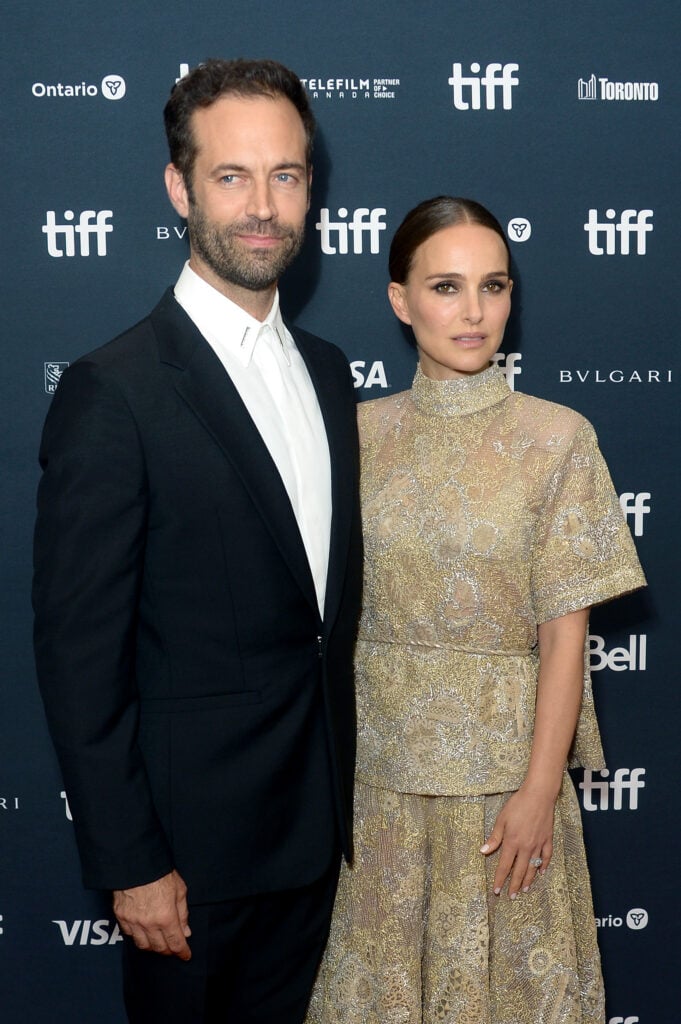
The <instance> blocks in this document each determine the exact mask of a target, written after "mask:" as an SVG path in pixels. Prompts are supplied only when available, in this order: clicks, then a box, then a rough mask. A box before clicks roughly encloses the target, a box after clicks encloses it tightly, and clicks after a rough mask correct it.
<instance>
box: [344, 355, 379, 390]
mask: <svg viewBox="0 0 681 1024" xmlns="http://www.w3.org/2000/svg"><path fill="white" fill-rule="evenodd" d="M366 365H367V364H366V363H365V361H364V360H363V359H356V360H355V361H354V362H353V363H350V369H351V370H352V379H353V383H354V385H355V387H356V388H373V387H379V388H387V386H388V382H387V380H386V379H385V367H384V365H383V363H382V362H381V361H380V360H379V361H378V362H375V363H372V364H371V368H370V369H369V372H368V373H366V374H365V373H364V367H365V366H366Z"/></svg>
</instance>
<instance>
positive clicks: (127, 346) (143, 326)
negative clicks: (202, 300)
mask: <svg viewBox="0 0 681 1024" xmlns="http://www.w3.org/2000/svg"><path fill="white" fill-rule="evenodd" d="M182 315H183V312H182V309H181V307H180V306H179V305H178V303H177V302H176V301H175V298H174V296H173V291H172V288H168V290H167V291H166V292H165V293H164V294H163V296H162V297H161V299H160V301H159V302H158V303H157V304H156V306H154V308H153V309H152V310H151V311H150V312H149V313H147V315H146V316H144V317H142V318H141V320H138V321H137V322H136V323H134V324H132V325H131V326H130V327H126V329H125V330H124V331H121V333H120V334H117V335H116V336H115V337H114V338H112V339H111V340H110V341H107V342H105V343H104V344H102V345H99V346H97V347H96V348H94V349H92V350H91V351H89V352H86V353H85V354H84V355H82V356H80V357H79V358H78V359H77V360H76V361H75V362H74V363H73V364H72V365H73V366H83V365H90V366H97V367H100V368H102V369H112V370H114V369H115V368H116V367H121V368H122V367H128V368H130V367H133V366H135V365H137V364H138V363H140V362H145V361H146V360H147V359H149V357H150V356H152V355H153V356H156V357H157V355H158V336H159V333H160V332H161V333H162V331H163V329H164V326H163V325H164V320H168V318H170V319H173V320H176V319H177V317H178V316H182Z"/></svg>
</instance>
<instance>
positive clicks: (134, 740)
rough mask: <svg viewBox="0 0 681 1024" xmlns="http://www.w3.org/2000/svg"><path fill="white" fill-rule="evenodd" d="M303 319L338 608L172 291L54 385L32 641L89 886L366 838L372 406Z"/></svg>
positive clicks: (244, 865)
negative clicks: (365, 446) (361, 428)
mask: <svg viewBox="0 0 681 1024" xmlns="http://www.w3.org/2000/svg"><path fill="white" fill-rule="evenodd" d="M292 333H293V335H294V337H295V340H296V343H297V345H298V347H299V350H300V352H301V354H302V356H303V358H304V360H305V363H306V365H307V367H308V370H309V373H310V377H311V379H312V382H313V384H314V386H315V389H316V392H317V395H318V399H319V403H320V407H321V410H322V414H323V417H324V423H325V425H326V431H327V436H328V442H329V448H330V452H331V466H332V503H333V514H332V525H331V551H330V562H329V573H328V584H327V593H326V606H325V611H324V617H323V620H322V618H321V617H320V615H319V611H318V607H317V600H316V596H315V590H314V585H313V581H312V576H311V573H310V569H309V566H308V562H307V558H306V554H305V550H304V547H303V543H302V540H301V537H300V533H299V531H298V527H297V524H296V520H295V516H294V513H293V510H292V508H291V504H290V501H289V499H288V496H287V494H286V491H285V488H284V485H283V483H282V481H281V478H280V476H279V473H278V471H277V469H276V467H275V465H274V462H273V461H272V459H271V457H270V455H269V452H268V450H267V448H266V446H265V444H264V443H263V441H262V439H261V437H260V434H259V433H258V431H257V429H256V427H255V425H254V423H253V421H252V419H251V418H250V416H249V414H248V412H247V410H246V407H245V405H244V404H243V402H242V400H241V398H240V397H239V394H238V392H237V390H236V388H235V387H234V385H233V384H232V382H231V380H230V378H229V376H228V375H227V374H226V373H225V371H224V369H223V367H222V365H221V363H220V361H219V360H218V358H217V356H216V355H215V353H214V352H213V350H212V348H211V347H210V346H209V345H208V343H207V342H206V341H205V339H204V338H203V337H202V336H201V334H200V333H199V331H198V330H197V328H196V327H195V326H194V324H193V323H192V321H191V320H190V319H189V317H188V316H187V315H186V314H185V312H184V311H183V310H182V308H181V307H180V306H179V304H178V303H177V302H176V301H175V299H174V296H173V294H172V291H170V290H169V291H168V292H167V293H166V294H165V295H164V297H163V298H162V300H161V302H160V303H159V305H158V306H157V307H156V308H155V309H154V311H153V312H152V313H151V315H150V316H149V317H147V318H146V319H144V320H142V321H141V322H140V323H139V324H137V325H136V326H135V327H133V328H132V329H131V330H129V331H127V332H126V333H125V334H123V335H121V336H120V337H118V338H117V339H115V340H114V341H112V342H110V343H109V344H108V345H105V346H104V347H103V348H101V349H98V350H97V351H96V352H94V353H92V354H90V355H88V356H85V357H83V358H82V359H80V360H78V362H76V363H74V365H73V366H72V367H71V368H70V369H68V370H67V371H66V372H65V373H64V375H63V377H62V380H61V382H60V384H59V388H58V389H57V393H56V395H55V397H54V399H53V403H52V406H51V409H50V412H49V415H48V417H47V421H46V424H45V429H44V433H43V440H42V445H41V453H40V461H41V464H42V467H43V470H44V473H43V477H42V480H41V484H40V488H39V494H38V521H37V527H36V538H35V566H36V571H35V581H34V607H35V613H36V619H35V650H36V661H37V667H38V678H39V683H40V688H41V692H42V695H43V699H44V703H45V707H46V710H47V716H48V722H49V726H50V730H51V733H52V737H53V740H54V742H55V746H56V749H57V753H58V756H59V760H60V764H61V767H62V771H63V775H64V781H65V785H66V790H67V795H68V799H69V802H70V805H71V809H72V812H73V818H74V826H75V830H76V837H77V840H78V845H79V849H80V854H81V860H82V864H83V875H84V881H85V884H86V885H87V886H89V887H94V888H123V887H128V886H134V885H138V884H142V883H145V882H149V881H152V880H153V879H155V878H158V877H160V876H161V875H162V874H164V873H166V872H167V871H169V870H170V869H171V868H173V867H174V868H177V869H178V870H179V872H180V873H181V874H182V875H183V877H184V878H185V881H186V882H187V884H188V887H189V898H190V901H193V902H202V901H213V900H220V899H225V898H231V897H236V896H242V895H248V894H251V893H256V892H266V891H272V890H277V889H283V888H289V887H294V886H298V885H302V884H305V883H307V882H311V881H313V880H314V879H315V878H316V877H318V876H319V875H320V874H321V873H322V872H323V871H324V870H325V868H326V867H327V866H328V864H329V863H330V861H331V858H332V856H333V851H334V848H335V849H337V848H338V843H339V840H340V844H341V845H342V847H343V849H344V851H345V853H346V855H347V856H349V855H350V851H351V803H352V801H351V792H352V774H353V763H354V743H355V740H354V735H355V716H354V699H353V683H352V647H353V641H354V636H355V628H356V620H357V615H358V608H359V599H360V578H361V540H360V526H359V511H358V492H357V442H356V428H355V404H354V398H353V389H352V385H351V381H350V373H349V369H348V365H347V361H346V359H345V357H344V356H343V354H342V353H341V352H340V351H339V350H338V349H337V348H335V347H334V346H332V345H329V344H327V343H326V342H323V341H321V340H320V339H319V338H315V337H314V336H313V335H310V334H307V333H306V332H303V331H300V330H295V329H293V331H292Z"/></svg>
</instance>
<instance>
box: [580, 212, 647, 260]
mask: <svg viewBox="0 0 681 1024" xmlns="http://www.w3.org/2000/svg"><path fill="white" fill-rule="evenodd" d="M616 216H617V214H616V213H615V211H614V210H612V209H611V210H606V211H605V220H604V221H599V219H598V210H589V219H588V221H587V222H586V224H585V225H584V230H585V231H586V233H587V234H588V236H589V252H590V253H591V254H592V256H603V254H605V255H606V256H614V255H615V254H616V253H617V251H618V250H617V237H618V236H619V253H620V255H621V256H629V254H630V252H631V245H630V242H631V236H632V235H634V236H635V238H636V255H637V256H645V254H646V235H647V234H648V232H650V231H652V230H653V225H652V224H651V223H650V220H651V219H652V216H653V211H652V210H622V213H621V214H620V219H619V221H618V222H616V223H615V217H616ZM603 242H605V248H603V245H602V243H603Z"/></svg>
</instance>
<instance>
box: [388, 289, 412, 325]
mask: <svg viewBox="0 0 681 1024" xmlns="http://www.w3.org/2000/svg"><path fill="white" fill-rule="evenodd" d="M388 298H389V299H390V305H391V306H392V307H393V313H394V314H395V316H396V317H397V319H398V320H401V321H402V323H403V324H410V325H411V317H410V316H409V306H408V304H407V297H406V295H405V292H404V285H401V284H397V282H396V281H391V282H390V284H389V285H388Z"/></svg>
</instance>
